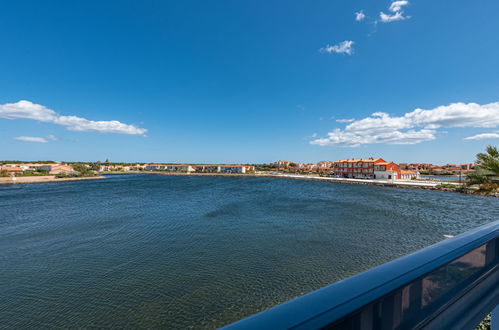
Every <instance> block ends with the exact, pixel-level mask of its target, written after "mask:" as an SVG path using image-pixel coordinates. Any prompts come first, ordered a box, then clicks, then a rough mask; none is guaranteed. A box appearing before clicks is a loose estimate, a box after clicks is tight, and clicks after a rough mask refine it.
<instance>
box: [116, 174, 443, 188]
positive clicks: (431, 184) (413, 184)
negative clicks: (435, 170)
mask: <svg viewBox="0 0 499 330" xmlns="http://www.w3.org/2000/svg"><path fill="white" fill-rule="evenodd" d="M125 173H127V172H122V173H121V174H125ZM128 173H129V172H128ZM136 173H143V174H159V175H167V176H222V177H235V176H239V177H268V178H282V179H296V180H313V181H329V182H338V183H353V184H366V185H377V186H390V187H404V188H428V189H431V188H435V187H437V186H438V185H439V184H441V182H435V181H415V180H411V181H392V180H372V179H347V178H332V177H324V176H318V175H302V174H278V173H261V172H260V173H248V174H242V173H178V172H177V173H176V172H136ZM116 174H119V173H116Z"/></svg>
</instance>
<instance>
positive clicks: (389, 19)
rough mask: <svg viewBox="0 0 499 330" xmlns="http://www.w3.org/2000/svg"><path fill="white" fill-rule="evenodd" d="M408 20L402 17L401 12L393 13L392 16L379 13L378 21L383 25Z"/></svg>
mask: <svg viewBox="0 0 499 330" xmlns="http://www.w3.org/2000/svg"><path fill="white" fill-rule="evenodd" d="M407 18H409V17H408V16H404V15H403V14H402V13H401V12H398V13H395V14H393V15H388V14H385V13H384V12H381V13H379V19H380V20H381V22H383V23H389V22H395V21H401V20H404V19H407Z"/></svg>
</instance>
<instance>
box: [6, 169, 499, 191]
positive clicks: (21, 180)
mask: <svg viewBox="0 0 499 330" xmlns="http://www.w3.org/2000/svg"><path fill="white" fill-rule="evenodd" d="M100 174H101V175H99V176H95V177H82V178H55V176H32V177H17V179H16V180H15V181H13V180H12V178H0V184H25V183H44V182H65V181H80V180H98V179H105V178H106V177H105V176H104V175H113V174H114V175H127V174H147V175H151V174H156V175H164V176H190V177H195V176H198V177H203V176H204V177H254V178H280V179H292V180H308V181H325V182H336V183H348V184H361V185H371V186H383V187H393V188H408V189H423V190H438V191H447V192H456V193H464V194H470V195H481V196H489V197H499V194H495V195H486V194H482V193H479V192H474V191H470V190H467V191H459V190H456V189H453V188H448V187H439V185H441V184H444V182H435V181H415V180H411V181H393V182H392V181H388V180H373V179H348V178H333V177H322V176H317V175H303V174H276V173H247V174H243V173H178V172H160V171H147V172H146V171H129V172H103V173H102V172H101V173H100ZM454 185H455V186H456V188H458V186H459V185H458V184H454Z"/></svg>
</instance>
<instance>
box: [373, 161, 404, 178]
mask: <svg viewBox="0 0 499 330" xmlns="http://www.w3.org/2000/svg"><path fill="white" fill-rule="evenodd" d="M374 178H375V179H382V180H396V179H400V170H399V167H398V165H397V164H395V163H394V162H377V163H376V164H374Z"/></svg>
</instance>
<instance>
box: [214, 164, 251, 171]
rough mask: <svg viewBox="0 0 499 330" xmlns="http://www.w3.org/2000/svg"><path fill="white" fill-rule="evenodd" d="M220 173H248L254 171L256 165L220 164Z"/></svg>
mask: <svg viewBox="0 0 499 330" xmlns="http://www.w3.org/2000/svg"><path fill="white" fill-rule="evenodd" d="M218 167H219V169H220V170H219V172H220V173H247V172H249V171H254V170H255V167H254V166H249V165H218Z"/></svg>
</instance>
